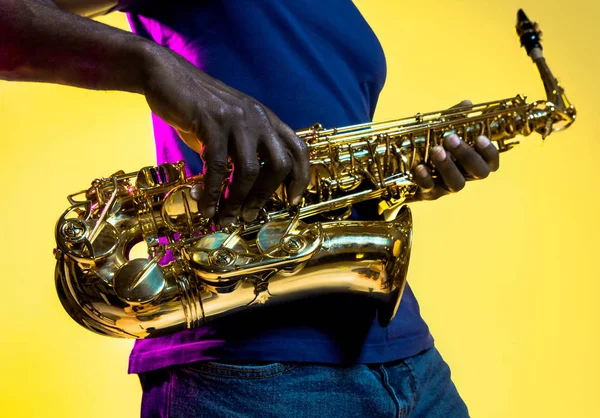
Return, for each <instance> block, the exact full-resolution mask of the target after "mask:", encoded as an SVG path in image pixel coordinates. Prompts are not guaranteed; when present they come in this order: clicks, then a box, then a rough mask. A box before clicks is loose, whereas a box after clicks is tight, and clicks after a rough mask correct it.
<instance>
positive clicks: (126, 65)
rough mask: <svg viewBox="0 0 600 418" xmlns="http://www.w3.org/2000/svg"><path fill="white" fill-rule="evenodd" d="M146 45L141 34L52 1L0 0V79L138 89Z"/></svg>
mask: <svg viewBox="0 0 600 418" xmlns="http://www.w3.org/2000/svg"><path fill="white" fill-rule="evenodd" d="M149 47H150V42H149V41H146V40H144V39H142V38H141V37H138V36H136V35H134V34H131V33H129V32H125V31H122V30H119V29H117V28H113V27H110V26H107V25H103V24H101V23H99V22H94V21H92V20H90V19H86V18H83V17H80V16H76V15H74V14H72V13H68V12H65V11H63V10H61V9H59V8H58V7H57V6H56V5H55V4H54V3H53V2H52V1H48V0H2V1H1V2H0V50H1V51H5V53H4V54H2V55H0V79H5V80H15V81H37V82H49V83H57V84H65V85H70V86H76V87H83V88H89V89H97V90H123V91H130V92H136V93H142V89H143V87H142V71H143V68H144V63H143V61H144V52H145V50H146V49H148V48H149Z"/></svg>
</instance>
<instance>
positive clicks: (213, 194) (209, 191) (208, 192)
mask: <svg viewBox="0 0 600 418" xmlns="http://www.w3.org/2000/svg"><path fill="white" fill-rule="evenodd" d="M220 196H221V188H220V187H207V188H206V189H204V193H203V194H202V197H203V198H204V199H205V200H206V201H207V202H206V203H208V202H211V203H212V202H216V201H217V200H218V199H219V197H220Z"/></svg>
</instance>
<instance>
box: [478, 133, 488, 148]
mask: <svg viewBox="0 0 600 418" xmlns="http://www.w3.org/2000/svg"><path fill="white" fill-rule="evenodd" d="M490 142H491V141H490V140H489V139H488V138H487V137H485V136H480V137H478V138H477V145H479V146H480V147H481V148H487V146H488V145H490Z"/></svg>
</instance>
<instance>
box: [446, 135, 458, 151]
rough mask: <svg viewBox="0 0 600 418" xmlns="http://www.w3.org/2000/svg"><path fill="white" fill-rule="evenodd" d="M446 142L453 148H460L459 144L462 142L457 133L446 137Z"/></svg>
mask: <svg viewBox="0 0 600 418" xmlns="http://www.w3.org/2000/svg"><path fill="white" fill-rule="evenodd" d="M446 144H448V147H450V148H452V149H454V148H458V145H459V144H460V138H459V137H458V135H456V134H452V135H449V136H448V138H446Z"/></svg>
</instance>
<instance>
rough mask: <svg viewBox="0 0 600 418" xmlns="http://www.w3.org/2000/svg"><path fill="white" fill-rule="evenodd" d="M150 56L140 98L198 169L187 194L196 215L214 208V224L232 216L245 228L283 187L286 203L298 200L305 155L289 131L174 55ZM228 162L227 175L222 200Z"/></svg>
mask: <svg viewBox="0 0 600 418" xmlns="http://www.w3.org/2000/svg"><path fill="white" fill-rule="evenodd" d="M149 56H150V59H149V60H148V62H149V65H147V69H146V82H145V89H144V94H145V96H146V100H147V101H148V104H149V105H150V108H151V109H152V111H153V112H154V113H155V114H157V115H158V116H159V117H161V118H162V119H163V120H164V121H165V122H167V123H168V124H170V125H171V126H173V127H174V128H175V129H177V131H178V132H179V134H180V136H181V138H182V139H183V140H184V142H185V143H186V144H187V145H188V146H189V147H190V148H192V149H193V150H195V151H197V152H198V153H199V154H200V156H201V158H202V160H203V162H204V186H203V187H201V186H200V185H197V186H195V187H194V188H193V189H192V196H193V197H194V199H196V200H198V201H199V203H200V204H199V206H200V211H201V213H202V215H203V216H205V217H209V218H210V217H213V216H214V215H215V213H216V208H217V205H218V210H219V220H218V221H219V223H220V224H221V225H226V224H229V223H231V222H233V221H234V220H235V217H237V216H242V218H243V219H244V220H245V221H252V220H254V219H255V218H256V216H257V215H258V211H259V210H260V209H261V208H262V207H263V206H264V205H265V204H266V202H267V201H268V199H269V198H270V197H271V196H272V195H273V193H274V192H275V191H276V189H277V188H278V187H279V186H280V185H281V184H284V183H285V184H286V185H287V193H288V196H290V200H291V202H292V203H296V202H298V201H299V200H300V197H301V196H302V194H303V192H304V189H305V188H306V186H307V185H308V182H309V161H308V158H309V157H308V150H307V146H306V144H305V142H304V141H302V140H301V139H300V138H298V137H297V136H296V135H295V133H294V132H293V130H292V129H291V128H290V127H289V126H287V125H285V124H284V123H283V122H282V121H281V120H279V119H278V118H277V117H276V116H275V115H274V114H273V112H271V111H270V110H269V109H267V108H266V107H265V106H263V105H262V104H260V103H258V102H257V101H256V100H255V99H253V98H251V97H248V96H246V95H244V94H242V93H241V92H239V91H237V90H235V89H233V88H231V87H229V86H227V85H225V84H223V83H221V82H219V81H218V80H216V79H214V78H212V77H210V76H208V75H207V74H206V73H204V72H202V71H201V70H199V69H197V68H196V67H195V66H193V65H192V64H191V63H189V62H188V61H187V60H185V59H184V58H182V57H181V56H179V55H177V54H175V53H173V52H171V51H168V50H166V49H164V48H161V47H157V49H155V50H152V51H150V53H149ZM259 158H260V162H261V163H262V164H259ZM228 159H229V160H230V161H231V162H232V163H233V173H232V174H231V177H230V178H231V182H230V183H229V185H228V187H227V190H226V191H225V193H224V194H223V196H221V188H222V184H223V180H224V179H225V178H226V177H227V176H228V174H229V173H228V172H227V168H228ZM219 199H221V200H220V202H219Z"/></svg>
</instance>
